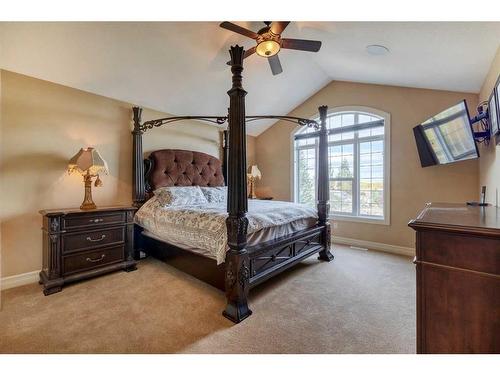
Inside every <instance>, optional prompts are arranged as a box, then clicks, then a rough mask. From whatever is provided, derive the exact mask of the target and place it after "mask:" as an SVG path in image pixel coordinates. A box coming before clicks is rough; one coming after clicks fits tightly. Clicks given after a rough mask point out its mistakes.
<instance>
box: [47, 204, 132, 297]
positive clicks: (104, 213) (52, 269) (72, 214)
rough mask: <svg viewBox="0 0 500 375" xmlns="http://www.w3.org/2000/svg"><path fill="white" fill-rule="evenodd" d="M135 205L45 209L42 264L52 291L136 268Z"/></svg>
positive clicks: (49, 290) (48, 291) (48, 287)
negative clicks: (117, 271) (76, 282)
mask: <svg viewBox="0 0 500 375" xmlns="http://www.w3.org/2000/svg"><path fill="white" fill-rule="evenodd" d="M135 210H136V208H135V207H129V206H113V207H102V208H97V209H95V210H80V209H64V210H42V211H40V214H42V215H43V227H42V231H43V268H42V271H41V272H40V284H43V286H44V289H43V293H44V294H45V295H49V294H52V293H56V292H59V291H61V289H62V286H63V285H64V284H67V283H70V282H73V281H78V280H82V279H86V278H89V277H93V276H98V275H102V274H104V273H107V272H112V271H116V270H119V269H123V270H125V271H133V270H135V269H137V268H136V261H135V260H134V259H133V248H134V225H133V224H134V223H133V217H134V213H135Z"/></svg>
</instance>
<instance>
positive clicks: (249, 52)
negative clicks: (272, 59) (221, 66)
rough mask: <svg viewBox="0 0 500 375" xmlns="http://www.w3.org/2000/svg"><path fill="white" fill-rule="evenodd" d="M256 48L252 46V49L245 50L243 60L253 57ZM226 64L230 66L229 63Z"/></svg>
mask: <svg viewBox="0 0 500 375" xmlns="http://www.w3.org/2000/svg"><path fill="white" fill-rule="evenodd" d="M256 48H257V46H253V47H252V48H250V49H248V50H246V51H245V54H244V55H243V58H244V59H246V58H247V57H248V56H251V55H253V54H254V53H255V49H256ZM226 64H227V65H231V61H228V62H227V63H226Z"/></svg>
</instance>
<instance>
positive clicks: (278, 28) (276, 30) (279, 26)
mask: <svg viewBox="0 0 500 375" xmlns="http://www.w3.org/2000/svg"><path fill="white" fill-rule="evenodd" d="M289 23H290V21H274V22H273V23H272V24H271V31H272V32H273V34H281V33H282V32H283V30H285V28H286V27H287V26H288V24H289Z"/></svg>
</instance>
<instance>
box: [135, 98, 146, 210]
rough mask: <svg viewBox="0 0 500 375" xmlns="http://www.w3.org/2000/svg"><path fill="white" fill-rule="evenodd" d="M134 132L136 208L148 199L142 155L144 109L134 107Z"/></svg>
mask: <svg viewBox="0 0 500 375" xmlns="http://www.w3.org/2000/svg"><path fill="white" fill-rule="evenodd" d="M132 110H133V112H134V130H133V131H132V134H133V138H134V141H133V149H132V164H133V165H132V170H133V187H132V200H133V202H134V206H136V207H140V206H141V205H142V204H143V203H144V201H145V199H146V190H145V185H144V162H143V160H142V159H143V153H142V130H141V115H142V108H139V107H134V108H133V109H132Z"/></svg>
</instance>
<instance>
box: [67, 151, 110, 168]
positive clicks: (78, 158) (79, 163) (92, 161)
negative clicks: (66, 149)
mask: <svg viewBox="0 0 500 375" xmlns="http://www.w3.org/2000/svg"><path fill="white" fill-rule="evenodd" d="M74 171H77V172H80V173H82V174H84V173H87V172H88V173H89V174H90V175H97V174H99V173H105V174H108V173H109V170H108V164H107V163H106V161H105V160H104V159H103V158H102V156H101V155H100V154H99V152H98V151H97V150H96V149H95V148H93V147H87V148H81V149H80V151H78V153H77V154H76V155H75V156H73V157H72V158H71V160H70V161H69V163H68V172H69V173H71V172H74Z"/></svg>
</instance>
